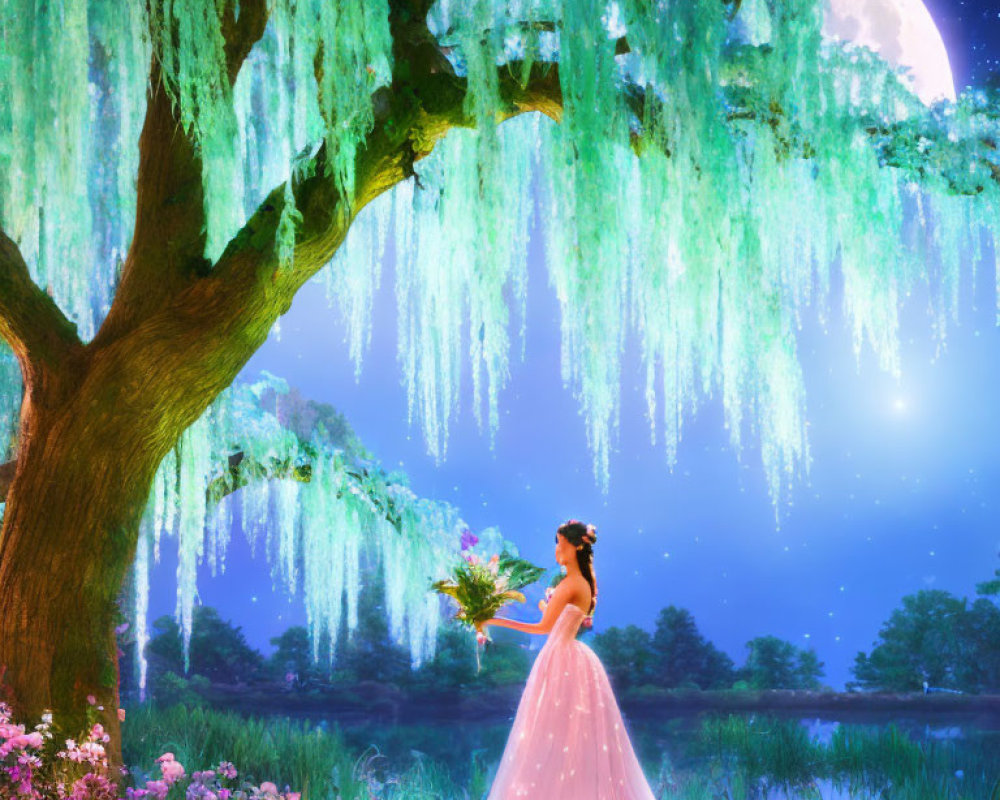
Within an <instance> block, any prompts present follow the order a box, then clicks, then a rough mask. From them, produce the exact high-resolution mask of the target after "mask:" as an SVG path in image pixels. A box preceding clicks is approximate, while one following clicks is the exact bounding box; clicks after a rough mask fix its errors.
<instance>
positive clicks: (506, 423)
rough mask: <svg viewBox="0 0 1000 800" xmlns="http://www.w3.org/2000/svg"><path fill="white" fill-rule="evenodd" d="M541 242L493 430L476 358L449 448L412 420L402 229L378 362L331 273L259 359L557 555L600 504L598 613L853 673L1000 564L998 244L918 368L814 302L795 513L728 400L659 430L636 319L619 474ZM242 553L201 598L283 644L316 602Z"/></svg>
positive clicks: (950, 30)
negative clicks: (924, 593)
mask: <svg viewBox="0 0 1000 800" xmlns="http://www.w3.org/2000/svg"><path fill="white" fill-rule="evenodd" d="M988 5H991V4H989V3H975V4H974V3H971V2H966V3H962V2H958V1H957V0H952V1H951V2H949V3H945V2H944V1H943V0H938V2H936V3H935V4H934V5H933V6H931V10H932V12H933V13H934V14H935V17H936V18H937V19H938V20H939V21H940V23H941V27H942V31H943V33H944V35H945V38H946V41H947V42H948V45H949V50H950V52H951V57H952V61H953V68H954V71H955V73H956V83H957V84H958V85H959V86H961V85H963V84H965V83H968V82H969V81H971V80H976V81H979V80H981V79H982V78H983V77H984V75H985V72H986V70H987V69H988V68H989V66H990V59H992V58H993V57H994V56H995V54H996V53H998V52H1000V49H998V47H997V44H996V43H997V41H998V40H1000V35H998V32H1000V21H998V20H997V19H996V17H997V10H996V9H995V8H988V7H987V6H988ZM531 248H532V253H531V256H530V262H531V266H530V270H531V271H530V274H529V285H528V323H527V342H526V359H525V361H524V362H520V361H517V360H516V358H515V360H514V361H513V362H512V367H511V379H510V381H509V384H508V386H507V388H506V389H505V391H504V392H503V393H502V394H501V397H500V407H501V422H500V429H499V431H498V434H497V438H496V447H495V449H494V450H493V451H491V450H490V448H489V440H488V437H487V436H486V435H484V434H480V433H479V431H478V429H477V428H476V424H475V421H474V418H473V414H472V408H471V379H470V376H469V374H468V368H467V367H466V368H465V372H464V375H463V380H464V381H465V383H464V391H463V396H462V405H461V410H460V412H459V415H458V417H457V419H456V420H455V423H454V425H453V427H452V429H451V435H450V444H449V451H448V456H447V459H446V460H445V462H444V463H442V464H440V465H436V464H435V463H434V461H433V459H432V458H431V457H429V456H428V455H427V454H426V452H425V449H424V446H423V440H422V435H421V432H420V430H419V428H418V427H417V426H416V425H414V426H413V427H412V428H410V427H408V426H407V423H406V397H405V392H404V389H403V387H402V385H401V383H400V379H401V376H400V371H399V369H398V367H397V364H396V346H395V341H396V319H395V317H396V314H395V300H394V296H393V280H392V278H393V274H392V252H391V247H390V251H389V253H388V254H387V263H386V265H385V270H384V272H383V281H382V288H381V290H380V293H379V295H378V296H377V298H376V309H375V328H374V332H373V338H372V346H371V349H370V350H369V351H368V353H367V355H366V359H365V365H364V369H363V372H362V375H361V378H360V381H359V382H357V383H356V382H355V380H354V368H353V364H352V363H351V362H350V360H349V358H348V354H347V349H346V344H345V339H344V336H345V327H344V322H343V320H342V319H340V317H339V315H338V313H337V312H335V311H333V310H331V309H329V308H328V307H327V303H326V300H325V296H324V291H323V288H322V287H321V286H319V285H317V284H309V285H307V286H306V287H305V288H304V289H303V291H302V292H300V294H299V296H298V298H297V299H296V301H295V303H294V305H293V306H292V309H291V310H290V312H289V313H288V314H287V315H286V316H285V317H283V318H282V321H281V335H280V339H279V338H276V337H274V336H272V338H271V339H270V340H269V341H268V342H267V344H266V345H265V346H264V347H263V348H262V349H261V350H260V352H259V353H258V354H257V355H256V356H255V357H254V358H253V359H252V361H251V362H250V364H249V365H248V366H247V369H246V373H245V374H247V375H248V376H253V375H255V374H256V373H257V372H258V371H259V370H261V369H267V370H269V371H271V372H273V373H275V374H278V375H280V376H282V377H284V378H286V379H287V380H288V381H289V382H290V383H291V384H292V385H294V386H296V387H298V388H299V389H300V390H301V391H302V392H303V394H305V395H306V396H307V397H311V398H313V399H316V400H322V401H325V402H329V403H331V404H333V405H334V406H335V407H337V408H338V409H339V410H340V411H342V412H343V413H344V414H345V415H346V416H347V418H348V420H349V421H350V423H351V424H352V426H353V427H354V429H355V430H356V432H357V434H358V435H359V437H360V438H361V440H362V441H363V442H364V443H365V444H366V446H367V447H368V448H369V449H370V450H372V451H373V452H374V453H375V454H376V455H377V456H378V457H379V458H380V459H381V460H382V463H383V465H384V466H385V467H386V468H389V469H391V468H394V467H401V468H403V469H405V470H406V471H407V472H408V473H409V475H410V479H411V485H412V487H413V488H414V490H415V491H416V492H417V493H418V494H421V495H423V496H428V497H435V498H440V499H446V500H449V501H451V502H453V503H455V504H456V505H457V506H459V508H461V510H462V512H463V515H464V517H465V519H466V521H467V522H469V523H470V525H471V526H472V527H473V529H479V528H482V527H486V526H490V525H498V526H499V527H500V528H501V530H502V531H503V533H504V535H505V536H506V537H507V538H509V539H511V540H513V541H514V542H516V543H517V544H518V546H519V547H520V549H521V552H522V553H523V554H524V555H526V556H527V557H529V558H531V559H533V560H535V561H536V562H538V563H543V564H545V565H547V566H552V565H554V562H553V557H552V534H553V530H554V528H555V527H556V526H557V525H558V524H559V523H560V522H561V521H562V520H564V519H566V518H568V517H577V518H581V519H585V520H588V521H591V522H593V523H594V524H596V525H597V527H598V531H599V533H600V541H599V542H598V545H597V547H596V568H597V575H598V583H599V603H598V615H597V618H596V622H595V629H596V630H601V629H602V628H605V627H607V626H609V625H624V624H630V623H634V624H637V625H640V626H643V627H646V628H647V629H652V626H653V624H654V620H655V617H656V614H657V612H658V611H659V609H660V608H663V607H665V606H667V605H677V606H682V607H684V608H687V609H689V610H690V611H691V612H692V613H693V614H694V617H695V619H696V621H697V623H698V625H699V627H700V629H701V631H702V633H703V634H704V635H705V636H706V637H708V638H709V639H711V640H712V641H713V642H715V643H716V644H717V645H718V646H719V647H721V648H722V649H723V650H725V651H726V652H727V653H728V654H729V655H730V656H731V657H732V658H733V659H734V660H735V661H736V662H737V663H738V664H739V663H742V661H743V659H744V656H745V647H744V645H745V643H746V641H747V640H749V639H750V638H752V637H754V636H758V635H765V634H771V635H775V636H779V637H781V638H784V639H787V640H789V641H791V642H793V643H794V644H796V645H798V646H803V647H808V646H812V647H815V649H816V650H817V653H818V655H819V657H820V659H821V660H822V661H823V662H824V663H825V665H826V672H827V677H826V681H827V682H828V683H829V684H830V685H832V686H834V687H837V688H841V687H842V686H843V684H844V681H845V680H849V679H850V675H849V667H850V665H851V663H852V662H853V659H854V656H855V654H856V653H857V652H858V651H859V650H867V649H870V647H871V644H872V642H873V640H874V639H875V637H876V636H877V633H878V629H879V627H880V625H881V624H882V622H883V621H884V620H885V619H886V618H887V617H888V615H889V614H890V613H891V611H892V610H893V609H894V608H896V607H897V606H898V605H899V603H900V599H901V598H902V597H903V595H905V594H909V593H913V592H916V591H918V590H919V589H922V588H935V589H945V590H948V591H951V592H953V593H955V594H957V595H959V596H969V597H972V596H974V585H975V583H977V582H979V581H982V580H985V579H987V578H988V577H990V576H991V575H992V573H993V570H994V569H995V568H997V567H1000V558H998V552H1000V530H998V525H997V522H998V519H1000V516H998V506H997V501H996V500H994V499H993V498H994V496H995V495H996V491H995V489H996V487H998V486H1000V457H998V455H997V454H998V453H1000V421H998V418H997V414H996V412H995V407H996V397H997V396H998V391H997V390H998V387H1000V329H998V328H997V326H996V318H997V315H996V294H995V289H994V287H993V285H992V283H991V281H992V277H993V272H992V269H991V268H988V267H987V266H986V265H980V271H979V275H980V280H979V283H978V285H977V286H976V287H975V291H973V287H972V286H971V284H969V283H968V282H967V283H966V285H965V286H964V292H963V297H962V307H961V312H960V313H961V317H960V319H959V324H958V325H957V326H955V325H953V326H952V327H951V328H950V329H949V332H948V336H947V339H946V342H945V346H944V347H943V348H941V347H940V343H939V342H938V341H937V340H936V339H935V338H934V335H933V334H932V331H931V326H930V323H929V319H930V318H929V316H928V315H927V313H926V312H925V308H926V305H927V304H926V298H921V297H914V298H911V301H910V302H909V304H908V305H907V307H906V309H905V314H904V327H903V330H902V337H901V338H902V340H903V349H902V377H901V379H900V380H899V381H896V380H895V379H894V378H892V377H891V376H889V375H887V374H885V373H883V372H882V371H881V370H880V369H879V367H878V364H877V363H876V362H875V359H874V358H873V357H872V355H871V353H870V352H868V351H863V352H862V355H861V358H860V360H858V359H856V358H855V355H854V352H853V349H852V344H851V340H850V333H849V331H848V329H847V327H846V326H845V325H844V321H843V319H842V317H841V316H840V315H839V313H838V312H837V311H836V309H837V308H838V304H837V299H836V298H834V300H833V301H832V302H831V307H832V308H833V309H835V311H834V312H833V314H832V315H831V317H830V319H829V322H828V324H827V329H826V330H825V331H824V330H823V329H822V328H821V327H820V325H819V324H818V323H817V322H816V318H815V316H810V317H807V319H806V323H805V328H804V330H803V332H802V335H801V337H800V352H801V357H802V361H803V364H804V369H805V373H806V391H807V398H808V400H807V403H808V419H809V423H810V446H811V453H812V457H813V464H812V469H811V472H810V476H809V481H808V483H805V484H801V485H799V486H797V487H796V488H795V490H794V492H793V505H792V506H791V507H788V508H785V509H784V510H783V511H782V518H781V523H780V526H776V523H775V515H774V510H773V507H772V505H771V501H770V499H769V497H768V494H767V490H766V486H765V482H764V476H763V471H762V468H761V466H760V459H759V454H758V453H757V451H756V450H755V449H754V442H752V441H751V442H749V443H748V446H746V447H745V449H744V452H743V454H742V458H741V459H737V457H736V454H735V453H734V452H733V451H732V449H731V448H730V447H729V445H728V436H727V434H726V431H725V430H724V428H723V425H722V411H721V404H720V403H719V402H718V401H709V402H707V403H706V404H705V405H704V406H703V407H702V408H701V410H700V411H699V413H698V415H697V416H696V417H693V418H689V419H688V420H687V422H686V425H685V433H684V438H683V441H682V443H681V448H680V452H679V457H678V464H677V466H676V468H675V469H674V471H673V472H672V473H671V472H670V471H669V470H668V469H667V466H666V460H665V456H664V454H663V450H662V447H660V446H654V445H651V443H650V437H649V425H648V422H647V419H646V416H645V414H646V409H645V401H644V399H643V388H642V383H643V375H642V373H641V372H640V370H639V368H638V367H639V354H638V346H637V342H636V341H635V340H634V339H631V340H630V341H629V342H628V349H627V354H626V359H625V365H624V372H623V377H622V386H623V397H622V417H621V431H620V436H619V439H618V441H617V443H616V448H615V451H614V452H613V454H612V460H611V486H610V491H609V492H608V494H607V495H606V496H604V495H602V494H601V492H600V490H599V489H598V487H597V485H596V483H595V481H594V479H593V475H592V469H591V459H590V455H589V453H588V451H587V448H586V440H585V433H584V426H583V420H582V418H581V417H580V416H579V413H578V407H577V404H576V402H575V401H574V399H573V397H572V395H571V392H570V390H569V389H567V388H565V387H564V386H563V385H562V382H561V380H560V377H559V331H558V319H559V318H558V314H559V309H558V304H557V301H556V298H555V296H554V295H553V293H552V291H551V289H550V288H549V287H548V281H547V277H546V275H545V271H544V266H543V263H542V240H541V233H540V232H537V233H536V234H535V235H533V238H532V244H531ZM991 255H992V254H991V253H988V254H987V256H988V257H989V256H991ZM518 350H519V347H518V346H517V345H516V344H515V347H514V348H513V352H515V353H516V352H517V351H518ZM228 562H229V565H228V569H227V573H226V574H225V575H223V576H220V577H217V578H215V579H213V578H211V577H210V576H209V574H208V571H207V568H206V569H205V570H204V574H203V575H202V576H201V578H200V587H201V598H202V601H203V602H204V603H206V604H209V605H213V606H215V607H217V608H219V609H220V611H221V613H222V614H223V616H225V617H227V618H230V619H232V620H233V621H234V622H236V623H237V624H240V625H242V626H243V627H244V629H245V630H246V632H247V634H248V638H249V639H250V641H251V643H252V644H254V645H255V646H257V647H259V648H261V649H262V650H265V651H266V650H267V649H268V646H267V640H268V638H269V637H270V636H273V635H276V634H277V633H279V632H280V631H281V630H283V629H284V628H285V627H287V626H288V625H290V624H294V623H299V622H301V621H302V619H303V612H302V606H301V603H300V602H299V601H297V600H294V601H289V600H288V599H287V598H286V597H285V595H284V594H283V593H280V592H279V593H275V592H273V591H272V589H271V587H270V578H269V573H268V567H267V565H266V564H265V563H263V562H262V561H261V560H260V559H258V560H257V561H253V560H251V558H250V555H249V549H248V548H247V547H246V545H245V544H244V543H243V542H242V540H240V539H238V538H237V539H234V541H233V544H232V546H231V549H230V554H229V557H228ZM174 568H175V562H174V561H173V560H172V559H171V555H170V552H169V547H168V548H166V555H165V557H164V560H163V562H162V563H161V564H160V566H159V567H157V569H156V571H155V573H154V581H153V585H154V594H153V597H152V604H151V617H155V616H157V615H159V614H162V613H170V612H171V611H172V610H173V591H174V587H175V581H174V579H173V569H174ZM524 616H527V617H530V616H531V612H530V611H528V609H525V613H524Z"/></svg>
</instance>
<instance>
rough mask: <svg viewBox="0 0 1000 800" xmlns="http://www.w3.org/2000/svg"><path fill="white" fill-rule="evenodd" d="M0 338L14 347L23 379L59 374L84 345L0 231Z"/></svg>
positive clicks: (31, 381) (74, 327) (28, 379)
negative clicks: (45, 373) (69, 359)
mask: <svg viewBox="0 0 1000 800" xmlns="http://www.w3.org/2000/svg"><path fill="white" fill-rule="evenodd" d="M0 337H2V338H3V339H5V340H6V341H7V342H8V343H9V344H10V346H11V348H12V349H13V350H14V354H15V355H16V356H17V359H18V361H19V362H20V364H21V369H22V370H23V371H24V380H25V382H26V383H27V384H28V385H33V384H34V383H35V381H36V379H37V378H39V377H41V374H42V373H43V372H48V373H51V374H54V373H57V372H58V371H60V369H61V368H62V367H63V366H65V362H66V360H67V359H68V358H70V357H71V356H73V355H75V354H77V353H79V352H80V351H81V350H82V344H81V343H80V339H79V337H78V336H77V333H76V326H75V325H73V323H71V322H70V321H69V320H68V319H67V318H66V316H65V315H64V314H63V312H62V310H61V309H60V308H59V306H58V305H56V302H55V301H54V300H53V299H52V298H51V297H49V296H48V295H47V294H46V293H45V292H44V291H42V289H41V288H39V287H38V285H37V284H36V283H35V282H34V281H33V280H32V279H31V274H30V273H29V271H28V265H27V264H25V263H24V258H23V257H22V256H21V251H20V250H19V249H18V247H17V245H16V244H15V243H14V241H13V240H12V239H10V237H8V236H7V234H6V233H4V232H3V231H2V230H0Z"/></svg>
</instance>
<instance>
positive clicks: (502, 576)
mask: <svg viewBox="0 0 1000 800" xmlns="http://www.w3.org/2000/svg"><path fill="white" fill-rule="evenodd" d="M544 573H545V570H544V569H543V568H541V567H538V566H536V565H535V564H532V563H531V562H530V561H525V560H524V559H522V558H518V557H516V556H512V555H510V554H509V553H507V552H506V551H504V552H503V553H502V554H501V555H494V556H493V557H492V558H490V560H489V561H488V562H485V563H483V561H482V560H481V559H480V558H479V557H478V556H477V555H475V554H469V555H467V556H465V558H464V560H463V561H461V562H460V563H459V564H458V565H456V566H455V568H454V569H453V570H452V577H451V578H450V579H447V580H441V581H435V582H434V583H433V584H432V588H433V589H434V591H436V592H438V593H440V594H446V595H448V596H449V597H451V598H453V599H454V600H455V602H456V603H458V612H457V613H456V614H455V619H457V620H458V621H459V622H461V623H462V624H464V625H467V626H469V627H470V628H473V629H474V628H476V627H477V626H478V625H480V624H481V623H483V622H485V621H486V620H488V619H493V617H495V616H496V614H497V612H498V611H499V610H500V609H501V608H503V607H504V606H505V605H507V604H508V603H512V602H515V601H516V602H518V603H523V602H524V595H523V594H522V593H521V592H520V591H519V590H520V589H523V588H524V587H525V586H527V585H528V584H530V583H534V582H535V581H537V580H538V578H539V577H541V576H542V575H543V574H544Z"/></svg>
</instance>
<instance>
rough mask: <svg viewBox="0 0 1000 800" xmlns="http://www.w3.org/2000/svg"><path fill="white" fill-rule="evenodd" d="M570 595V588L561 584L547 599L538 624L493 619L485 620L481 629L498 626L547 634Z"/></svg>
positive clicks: (499, 618) (571, 591) (571, 592)
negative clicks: (547, 601)
mask: <svg viewBox="0 0 1000 800" xmlns="http://www.w3.org/2000/svg"><path fill="white" fill-rule="evenodd" d="M572 595H573V590H572V588H570V587H569V586H568V585H566V584H565V582H564V583H561V584H559V586H558V587H556V590H555V591H554V592H553V593H552V597H551V598H550V599H549V603H548V605H547V606H545V611H544V613H543V614H542V618H541V620H539V621H538V622H518V621H517V620H516V619H504V618H503V617H494V618H493V619H488V620H486V622H484V623H483V624H482V627H483V628H485V627H486V626H487V625H499V626H500V627H501V628H511V629H513V630H515V631H522V632H524V633H542V634H544V633H548V632H549V631H551V630H552V626H553V625H555V624H556V620H557V619H559V615H560V614H561V613H562V610H563V609H564V608H565V607H566V604H567V603H568V602H569V601H570V599H571V598H572Z"/></svg>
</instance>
